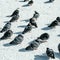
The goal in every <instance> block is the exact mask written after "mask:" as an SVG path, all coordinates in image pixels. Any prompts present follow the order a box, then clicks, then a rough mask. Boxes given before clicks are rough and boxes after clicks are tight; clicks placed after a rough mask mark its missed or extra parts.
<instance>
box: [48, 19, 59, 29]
mask: <svg viewBox="0 0 60 60" xmlns="http://www.w3.org/2000/svg"><path fill="white" fill-rule="evenodd" d="M57 25H58V22H57V21H56V20H55V21H53V22H52V23H51V24H50V25H49V26H48V27H50V28H54V27H56V26H57Z"/></svg>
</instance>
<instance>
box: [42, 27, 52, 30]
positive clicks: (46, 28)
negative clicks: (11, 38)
mask: <svg viewBox="0 0 60 60" xmlns="http://www.w3.org/2000/svg"><path fill="white" fill-rule="evenodd" d="M51 29H52V28H49V27H44V28H42V30H51Z"/></svg>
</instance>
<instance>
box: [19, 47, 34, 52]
mask: <svg viewBox="0 0 60 60" xmlns="http://www.w3.org/2000/svg"><path fill="white" fill-rule="evenodd" d="M31 51H33V50H25V48H22V49H19V52H31Z"/></svg>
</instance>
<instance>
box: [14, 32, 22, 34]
mask: <svg viewBox="0 0 60 60" xmlns="http://www.w3.org/2000/svg"><path fill="white" fill-rule="evenodd" d="M14 34H22V32H15V33H14Z"/></svg>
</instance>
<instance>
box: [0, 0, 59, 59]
mask: <svg viewBox="0 0 60 60" xmlns="http://www.w3.org/2000/svg"><path fill="white" fill-rule="evenodd" d="M19 1H22V0H0V30H1V29H2V28H3V26H4V25H5V24H6V22H7V21H9V20H10V19H11V18H8V17H6V16H7V15H11V14H12V12H13V11H14V10H15V9H17V8H20V9H19V10H20V13H19V14H20V18H19V20H18V21H17V22H14V23H12V27H11V30H12V31H13V32H14V34H13V36H12V37H11V38H10V39H7V40H3V41H0V60H48V58H47V56H46V54H45V52H46V48H47V47H49V48H51V49H53V50H54V52H55V56H56V59H54V60H59V59H60V54H59V52H58V48H57V47H58V44H59V43H60V26H57V27H56V28H54V29H52V30H47V29H44V28H45V27H47V26H48V24H50V23H51V22H52V21H54V20H55V19H56V17H57V16H60V0H55V1H54V2H53V3H47V4H45V3H44V2H46V1H47V0H34V4H33V5H32V6H29V7H22V6H23V5H25V4H27V3H28V2H19ZM35 10H36V11H38V12H39V14H40V17H39V18H38V20H37V21H36V22H37V24H38V28H34V29H33V30H32V31H31V32H30V33H26V34H25V35H24V40H23V42H22V43H21V44H19V45H15V46H9V45H8V43H9V42H10V41H12V40H13V39H14V38H15V36H17V35H18V34H19V33H21V32H22V31H23V30H24V28H25V26H26V25H27V24H28V22H26V20H28V19H29V18H31V17H32V16H33V14H34V11H35ZM45 32H47V33H49V35H50V38H49V39H48V42H46V43H43V44H41V45H40V46H39V48H38V49H37V50H34V51H24V50H23V48H25V47H26V46H28V45H29V42H31V41H33V40H34V39H36V38H37V37H39V36H40V35H41V34H42V33H45ZM3 34H4V33H0V37H1V36H2V35H3ZM49 60H53V59H49Z"/></svg>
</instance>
